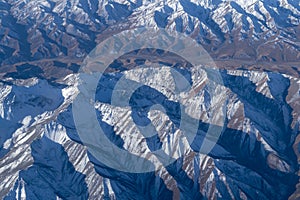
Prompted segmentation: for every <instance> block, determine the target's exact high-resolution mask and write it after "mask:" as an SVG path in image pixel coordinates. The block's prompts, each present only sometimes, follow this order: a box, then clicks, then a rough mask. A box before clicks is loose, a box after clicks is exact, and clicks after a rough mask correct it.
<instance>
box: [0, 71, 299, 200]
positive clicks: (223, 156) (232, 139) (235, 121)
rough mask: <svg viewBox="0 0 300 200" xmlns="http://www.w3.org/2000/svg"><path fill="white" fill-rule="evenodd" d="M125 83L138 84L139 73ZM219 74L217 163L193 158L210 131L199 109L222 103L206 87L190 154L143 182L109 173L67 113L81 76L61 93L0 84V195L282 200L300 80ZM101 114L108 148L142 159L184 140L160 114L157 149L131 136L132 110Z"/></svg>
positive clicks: (289, 174)
mask: <svg viewBox="0 0 300 200" xmlns="http://www.w3.org/2000/svg"><path fill="white" fill-rule="evenodd" d="M124 73H125V75H126V76H127V77H128V78H130V79H132V80H136V81H137V80H138V79H139V77H135V76H134V75H135V73H133V72H130V71H126V72H124ZM169 73H170V71H168V70H165V71H164V73H160V74H161V76H160V77H156V80H160V79H161V80H164V79H165V77H167V76H170V74H169ZM221 74H222V77H223V78H224V86H219V87H223V89H222V91H223V92H222V93H221V94H220V97H222V96H223V97H224V96H227V97H228V99H227V103H226V123H225V125H224V127H225V129H223V131H222V133H221V136H220V138H219V140H218V142H217V145H216V146H215V147H214V148H213V150H212V151H211V153H210V154H209V155H203V154H197V153H196V152H197V151H198V150H199V145H201V142H202V141H203V139H201V137H202V136H201V134H202V132H203V131H205V130H206V128H207V125H206V124H207V122H205V113H207V111H205V109H206V108H205V107H206V106H203V105H207V104H213V105H211V106H216V105H218V104H220V102H218V101H214V100H212V99H210V98H209V97H208V96H207V88H206V87H202V88H201V89H200V90H199V94H198V96H197V97H195V98H196V99H194V100H193V101H192V104H194V105H193V106H192V108H193V107H195V106H196V107H197V106H201V107H202V109H203V110H202V111H201V113H204V115H202V116H201V119H202V120H201V121H200V126H199V131H198V134H199V135H198V136H196V138H195V140H194V142H193V144H192V145H191V149H192V150H190V151H188V152H181V153H184V154H183V156H182V157H181V158H180V159H178V160H177V161H176V162H175V163H173V164H171V165H169V166H166V167H162V168H160V169H159V170H158V171H156V172H152V173H151V172H150V173H144V174H130V173H126V172H120V171H116V170H114V169H111V168H107V167H106V166H105V165H103V164H101V163H99V161H97V159H95V158H94V157H93V155H91V154H89V153H88V152H87V151H86V148H85V147H84V146H83V145H82V143H81V141H80V138H79V136H78V134H77V132H76V128H75V125H74V121H73V115H72V109H71V106H72V103H71V102H72V99H74V98H75V97H76V95H77V93H78V90H77V86H76V84H75V83H74V82H76V80H77V76H76V75H70V76H68V77H66V78H65V79H64V83H65V86H61V87H57V86H52V85H49V84H48V83H47V81H44V80H38V79H34V80H31V81H30V82H21V83H20V82H19V83H14V84H13V85H9V84H5V83H2V84H1V94H2V96H1V135H2V136H3V137H1V146H2V148H1V160H0V166H1V168H0V170H1V171H0V177H1V179H2V182H1V193H0V195H1V196H2V197H4V196H6V197H5V199H16V198H23V197H26V199H44V198H45V197H46V196H47V199H57V198H61V199H87V198H88V197H89V198H90V199H107V198H109V199H172V198H175V199H178V198H179V197H180V199H201V198H202V197H206V198H208V199H214V198H225V199H233V198H241V199H286V198H287V197H288V196H290V195H292V193H293V192H295V189H296V188H295V185H296V183H297V181H298V176H297V175H296V173H297V171H298V163H297V156H298V155H299V153H298V149H299V148H298V142H297V141H298V139H297V140H296V141H295V138H296V136H297V135H298V131H299V122H300V121H299V119H300V118H299V114H300V113H299V105H298V102H299V98H300V96H299V94H300V81H299V79H296V78H293V77H290V76H284V75H280V74H276V73H259V72H245V71H222V72H221ZM111 76H112V75H111V74H110V75H108V76H107V79H106V78H104V79H103V81H104V82H103V85H102V87H103V89H109V88H111V87H110V85H111V84H113V82H111V81H109V80H112V77H111ZM206 78H207V77H206ZM206 78H205V76H203V77H202V79H203V80H205V79H206ZM151 80H152V79H150V78H149V79H148V81H149V82H148V83H146V84H149V85H151V86H152V88H153V91H163V90H162V87H165V86H166V85H165V83H164V82H159V81H157V82H156V84H154V85H153V82H152V81H151ZM203 80H202V81H203ZM151 82H152V83H151ZM171 82H172V81H170V83H168V84H170V85H171V84H172V83H171ZM200 82H201V80H200ZM240 87H243V88H244V90H241V89H240ZM37 91H38V92H37ZM41 91H43V92H42V93H41ZM145 92H146V91H145ZM147 92H149V91H147ZM160 95H163V94H162V93H160ZM166 95H168V93H166ZM217 99H219V101H220V100H221V99H222V98H217ZM172 102H173V101H172ZM175 102H176V101H175V100H174V103H175ZM199 102H200V104H199ZM95 109H96V110H98V111H99V112H100V113H101V114H100V116H102V117H101V120H100V119H99V120H100V124H102V125H103V124H106V126H112V127H114V128H113V132H111V130H110V129H107V131H108V133H109V134H110V136H111V137H110V139H111V141H112V142H113V143H115V144H116V145H119V146H121V147H122V148H126V149H137V147H139V148H138V149H140V151H138V152H139V153H141V154H143V153H144V152H145V151H146V152H147V151H148V152H151V151H153V148H154V147H155V146H157V145H158V146H159V143H160V142H159V141H161V142H163V143H164V145H165V144H168V143H169V142H170V141H174V142H175V143H176V141H177V142H178V141H179V142H180V141H181V140H182V134H181V133H180V131H179V132H178V131H176V130H175V132H173V133H172V132H170V130H171V129H170V128H171V127H172V126H174V124H173V122H172V121H170V119H169V118H168V116H166V115H163V114H162V113H157V112H153V113H152V114H151V116H152V117H151V120H153V121H156V122H157V127H160V128H159V130H160V131H159V133H158V135H159V140H158V141H155V140H151V139H150V141H145V140H144V139H143V137H138V136H134V135H136V131H137V129H136V128H135V125H134V123H132V120H131V115H130V110H128V109H125V108H123V109H122V108H113V107H112V106H111V105H109V104H107V103H105V102H102V100H101V97H100V99H99V101H98V104H97V105H95ZM188 113H189V112H188ZM193 113H194V110H191V111H190V115H192V114H193ZM175 114H176V113H175ZM109 115H110V116H112V117H111V118H110V120H109V121H107V120H106V116H109ZM177 117H178V116H177ZM128 130H131V131H129V132H128ZM167 130H169V131H167ZM130 136H131V137H130ZM133 136H134V137H133ZM169 137H171V139H167V138H169ZM169 140H170V141H169ZM157 142H158V143H157ZM178 151H179V152H180V149H179V150H178Z"/></svg>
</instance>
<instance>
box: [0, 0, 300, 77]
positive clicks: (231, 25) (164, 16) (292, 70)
mask: <svg viewBox="0 0 300 200" xmlns="http://www.w3.org/2000/svg"><path fill="white" fill-rule="evenodd" d="M0 11H1V12H0V16H1V20H0V24H1V32H0V36H1V40H0V58H1V60H0V63H1V71H0V72H1V74H2V76H4V75H5V74H7V73H9V72H10V73H13V72H17V74H16V73H14V75H15V76H17V77H19V76H21V77H22V76H24V75H21V74H24V73H22V72H23V71H25V70H26V69H31V71H34V72H32V73H34V75H35V76H42V77H47V78H48V79H57V78H61V76H62V77H64V75H66V74H70V73H72V72H74V71H75V72H76V70H77V69H78V67H79V66H78V64H80V63H81V61H82V60H83V58H84V57H85V56H86V55H87V54H88V53H89V52H90V51H91V50H92V49H93V48H94V47H95V46H96V44H97V43H99V42H100V41H102V40H103V39H105V38H107V37H109V36H110V35H112V34H115V33H118V32H120V31H122V30H124V29H130V28H133V27H137V26H138V27H139V26H152V27H153V26H154V27H161V28H167V29H170V30H176V31H179V32H184V33H187V34H188V35H190V36H191V37H193V38H195V39H196V40H197V41H199V42H200V43H201V44H202V45H203V46H204V47H205V48H206V50H207V51H208V52H209V53H210V54H211V56H212V57H213V58H214V59H215V60H218V61H219V62H220V63H219V66H220V67H224V65H226V67H230V68H231V69H237V68H240V67H241V65H243V67H244V68H250V67H251V68H256V69H264V70H266V69H267V70H270V71H274V70H276V71H280V72H282V73H286V74H292V75H294V76H298V73H299V72H298V68H297V61H298V60H299V56H300V55H299V40H300V38H299V35H300V34H299V16H300V5H299V1H298V0H280V1H277V0H251V1H241V0H240V1H225V0H212V1H206V0H204V1H188V0H176V1H161V0H151V1H142V0H136V1H127V0H114V1H97V0H71V1H69V0H68V1H67V0H62V1H54V0H37V1H33V0H32V1H29V0H12V1H10V0H7V1H6V0H1V1H0ZM224 60H225V61H226V62H224ZM270 62H271V63H274V62H276V63H275V64H270ZM24 63H27V64H30V66H27V68H26V67H23V64H24ZM236 63H238V64H236ZM274 65H276V66H274ZM12 66H13V67H12ZM49 66H51V69H55V71H56V72H59V73H52V71H51V70H49ZM24 68H25V69H24ZM58 74H60V75H61V76H60V77H58V76H59V75H58ZM10 75H11V74H10ZM7 76H9V75H7Z"/></svg>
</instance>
